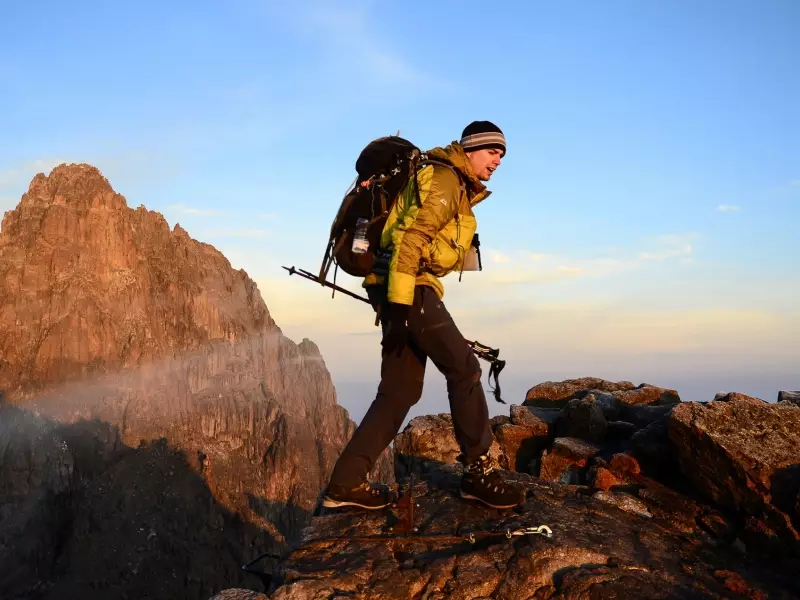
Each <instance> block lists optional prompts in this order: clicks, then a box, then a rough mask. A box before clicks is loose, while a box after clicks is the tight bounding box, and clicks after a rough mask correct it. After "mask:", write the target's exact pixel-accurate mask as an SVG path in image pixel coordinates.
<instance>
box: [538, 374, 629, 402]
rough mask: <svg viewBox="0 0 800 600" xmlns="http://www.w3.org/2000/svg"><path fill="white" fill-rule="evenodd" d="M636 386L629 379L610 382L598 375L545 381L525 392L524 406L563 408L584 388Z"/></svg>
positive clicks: (625, 388)
mask: <svg viewBox="0 0 800 600" xmlns="http://www.w3.org/2000/svg"><path fill="white" fill-rule="evenodd" d="M635 388H636V386H635V385H634V384H633V383H631V382H630V381H619V382H611V381H606V380H605V379H600V378H598V377H582V378H580V379H567V380H564V381H545V382H543V383H539V384H537V385H535V386H533V387H532V388H531V389H529V390H528V392H527V394H525V402H524V403H523V404H525V405H526V406H539V407H543V408H563V407H565V406H566V405H567V403H568V402H569V401H570V400H571V399H572V398H574V397H575V394H576V393H579V392H581V391H586V390H597V391H601V392H615V391H622V390H632V389H635Z"/></svg>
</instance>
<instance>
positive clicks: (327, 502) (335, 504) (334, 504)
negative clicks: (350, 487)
mask: <svg viewBox="0 0 800 600" xmlns="http://www.w3.org/2000/svg"><path fill="white" fill-rule="evenodd" d="M391 504H392V503H391V502H387V503H386V504H381V505H379V506H375V505H369V504H361V503H359V502H353V501H352V500H333V499H331V498H323V500H322V506H324V507H325V508H342V507H343V506H357V507H359V508H366V509H367V510H380V509H381V508H386V507H387V506H390V505H391Z"/></svg>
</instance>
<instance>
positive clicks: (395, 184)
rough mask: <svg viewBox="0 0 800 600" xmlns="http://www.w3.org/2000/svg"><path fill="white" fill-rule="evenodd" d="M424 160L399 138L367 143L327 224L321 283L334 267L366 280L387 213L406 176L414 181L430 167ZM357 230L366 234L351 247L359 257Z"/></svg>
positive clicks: (387, 137) (383, 138) (393, 137)
mask: <svg viewBox="0 0 800 600" xmlns="http://www.w3.org/2000/svg"><path fill="white" fill-rule="evenodd" d="M424 159H425V156H424V154H423V153H422V152H421V151H420V149H419V148H418V147H417V146H415V145H414V144H413V143H411V142H410V141H408V140H406V139H404V138H401V137H400V136H394V135H392V136H386V137H381V138H378V139H375V140H373V141H371V142H370V143H369V144H367V146H366V147H365V148H364V149H363V150H362V151H361V153H360V154H359V156H358V159H357V160H356V173H357V176H356V180H355V182H354V184H353V186H352V187H351V188H350V189H349V190H348V191H347V192H346V193H345V196H344V199H343V200H342V202H341V205H340V206H339V210H338V212H337V213H336V217H335V218H334V220H333V224H332V225H331V230H330V237H329V239H328V245H327V247H326V250H325V255H324V257H323V259H322V266H321V267H320V274H319V277H320V279H322V280H324V279H325V278H326V276H327V274H328V270H329V269H330V267H331V264H333V263H336V268H337V269H338V268H341V269H342V270H343V271H344V272H345V273H347V274H348V275H353V276H354V277H365V276H367V275H369V273H370V272H371V270H372V267H373V265H374V263H375V259H376V256H377V253H378V250H379V247H380V239H381V234H382V232H383V227H384V225H385V224H386V219H387V217H388V216H389V211H390V210H391V209H392V207H393V206H394V203H395V201H396V199H397V197H398V195H399V194H400V192H401V191H402V190H403V188H404V187H405V186H406V185H407V184H408V182H409V181H410V179H411V177H412V176H413V177H416V173H417V170H418V169H419V166H420V164H422V163H423V162H429V161H426V160H424ZM430 162H433V161H430ZM358 225H362V231H361V233H362V234H363V233H364V230H365V237H366V239H364V238H363V237H360V238H359V244H356V247H357V248H358V249H359V250H361V252H358V251H354V249H353V248H354V247H353V241H354V238H355V235H356V228H357V226H358ZM334 278H335V275H334Z"/></svg>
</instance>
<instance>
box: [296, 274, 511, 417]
mask: <svg viewBox="0 0 800 600" xmlns="http://www.w3.org/2000/svg"><path fill="white" fill-rule="evenodd" d="M282 268H284V269H286V270H287V271H289V275H300V276H301V277H304V278H305V279H308V280H309V281H314V282H316V283H318V284H320V285H321V286H324V287H329V288H331V289H333V290H334V291H336V292H341V293H342V294H345V295H347V296H350V297H351V298H355V299H356V300H361V301H362V302H364V303H366V304H372V303H371V302H370V301H369V299H368V298H365V297H364V296H359V295H358V294H355V293H353V292H351V291H350V290H346V289H344V288H343V287H341V286H338V285H336V284H335V283H331V282H330V281H328V280H327V279H320V278H319V277H318V276H317V275H314V274H313V273H311V272H309V271H306V270H305V269H296V268H295V267H294V266H291V267H282ZM464 341H465V342H466V343H467V345H468V346H469V347H470V348H471V349H472V352H473V353H474V354H475V356H477V357H478V358H481V359H483V360H485V361H486V362H488V363H489V379H492V378H494V386H492V384H491V383H490V384H489V387H490V388H491V389H492V393H493V395H494V399H495V400H497V401H498V402H499V403H500V404H506V402H504V401H503V400H502V399H501V398H500V382H499V380H498V377H499V376H500V371H502V370H503V369H504V368H505V366H506V361H504V360H500V359H499V358H498V356H499V354H500V349H499V348H491V347H489V346H486V345H485V344H481V343H480V342H478V341H477V340H476V341H474V342H473V341H471V340H468V339H465V340H464Z"/></svg>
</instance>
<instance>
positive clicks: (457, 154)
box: [427, 142, 492, 206]
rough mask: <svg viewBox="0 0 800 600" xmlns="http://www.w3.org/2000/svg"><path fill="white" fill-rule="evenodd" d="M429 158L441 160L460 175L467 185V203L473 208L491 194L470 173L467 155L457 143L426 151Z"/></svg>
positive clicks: (473, 174)
mask: <svg viewBox="0 0 800 600" xmlns="http://www.w3.org/2000/svg"><path fill="white" fill-rule="evenodd" d="M427 155H428V156H429V157H430V158H433V159H436V160H441V161H443V162H446V163H450V164H451V165H453V167H455V169H456V170H457V171H458V172H459V173H461V176H462V177H463V178H464V181H465V182H466V185H467V194H468V197H469V199H470V200H469V203H470V205H472V206H475V205H476V204H478V203H479V202H481V201H482V200H485V199H486V198H488V197H489V195H490V194H491V193H492V192H490V191H489V190H488V189H486V186H485V185H484V184H483V182H482V181H481V180H480V179H478V178H477V176H476V175H475V173H473V172H472V166H471V165H470V163H469V159H468V158H467V155H466V154H465V153H464V148H462V147H461V144H459V143H458V142H451V143H450V144H448V145H447V146H444V147H441V146H437V147H435V148H431V149H430V150H428V151H427Z"/></svg>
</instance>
